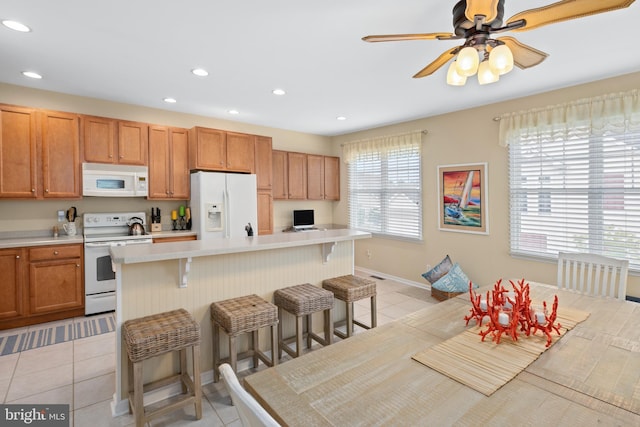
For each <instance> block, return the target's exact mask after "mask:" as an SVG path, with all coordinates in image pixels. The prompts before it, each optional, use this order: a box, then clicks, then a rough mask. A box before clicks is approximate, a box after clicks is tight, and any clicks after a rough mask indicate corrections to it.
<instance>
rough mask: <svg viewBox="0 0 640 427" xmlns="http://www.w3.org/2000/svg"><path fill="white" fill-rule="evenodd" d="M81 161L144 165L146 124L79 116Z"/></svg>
mask: <svg viewBox="0 0 640 427" xmlns="http://www.w3.org/2000/svg"><path fill="white" fill-rule="evenodd" d="M81 120H82V148H83V152H84V156H83V157H84V161H85V162H92V163H114V164H117V163H119V164H124V165H146V164H147V144H148V138H149V135H148V133H149V130H148V129H149V125H147V124H146V123H138V122H128V121H120V120H115V119H109V118H106V117H93V116H82V118H81Z"/></svg>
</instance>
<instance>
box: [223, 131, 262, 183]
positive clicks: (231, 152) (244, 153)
mask: <svg viewBox="0 0 640 427" xmlns="http://www.w3.org/2000/svg"><path fill="white" fill-rule="evenodd" d="M254 139H255V136H253V135H248V134H246V133H236V132H227V170H228V171H234V172H247V173H254V172H255V143H254Z"/></svg>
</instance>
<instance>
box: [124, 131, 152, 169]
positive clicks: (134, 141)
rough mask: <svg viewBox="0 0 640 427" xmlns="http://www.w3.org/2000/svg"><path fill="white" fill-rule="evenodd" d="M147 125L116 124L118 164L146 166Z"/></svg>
mask: <svg viewBox="0 0 640 427" xmlns="http://www.w3.org/2000/svg"><path fill="white" fill-rule="evenodd" d="M148 141H149V125H147V124H146V123H137V122H118V163H121V164H127V165H143V166H144V165H146V164H147V146H148Z"/></svg>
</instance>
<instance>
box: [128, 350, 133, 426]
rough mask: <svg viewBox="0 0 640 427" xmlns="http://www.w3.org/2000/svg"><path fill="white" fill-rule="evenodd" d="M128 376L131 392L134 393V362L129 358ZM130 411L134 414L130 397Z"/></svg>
mask: <svg viewBox="0 0 640 427" xmlns="http://www.w3.org/2000/svg"><path fill="white" fill-rule="evenodd" d="M127 377H128V379H129V394H132V393H133V383H134V381H133V362H132V361H131V360H129V359H128V358H127ZM129 413H130V414H133V407H132V406H131V399H129Z"/></svg>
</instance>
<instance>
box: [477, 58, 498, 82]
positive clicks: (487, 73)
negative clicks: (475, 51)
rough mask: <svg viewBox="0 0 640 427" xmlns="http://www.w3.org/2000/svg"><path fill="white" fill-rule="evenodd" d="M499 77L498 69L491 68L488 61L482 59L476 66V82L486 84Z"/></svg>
mask: <svg viewBox="0 0 640 427" xmlns="http://www.w3.org/2000/svg"><path fill="white" fill-rule="evenodd" d="M498 79H500V74H499V73H498V71H496V70H494V69H493V68H491V65H490V64H489V61H482V62H481V63H480V66H479V67H478V83H480V84H481V85H486V84H489V83H495V82H497V81H498Z"/></svg>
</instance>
